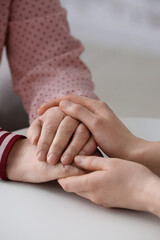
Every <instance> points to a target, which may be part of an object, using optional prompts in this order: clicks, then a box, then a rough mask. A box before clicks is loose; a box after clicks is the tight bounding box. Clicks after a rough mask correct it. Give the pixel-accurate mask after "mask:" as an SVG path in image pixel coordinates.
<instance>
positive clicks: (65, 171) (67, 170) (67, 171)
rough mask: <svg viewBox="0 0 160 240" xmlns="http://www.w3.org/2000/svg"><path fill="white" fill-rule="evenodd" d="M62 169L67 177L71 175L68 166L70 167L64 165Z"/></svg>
mask: <svg viewBox="0 0 160 240" xmlns="http://www.w3.org/2000/svg"><path fill="white" fill-rule="evenodd" d="M62 169H63V173H64V174H65V175H69V174H70V173H71V167H70V166H68V165H63V164H62Z"/></svg>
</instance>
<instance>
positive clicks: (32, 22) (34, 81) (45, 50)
mask: <svg viewBox="0 0 160 240" xmlns="http://www.w3.org/2000/svg"><path fill="white" fill-rule="evenodd" d="M6 45H7V55H8V59H9V64H10V68H11V72H12V78H13V88H14V91H15V92H16V93H17V94H18V95H19V96H20V98H21V99H22V101H23V104H24V107H25V109H26V111H27V112H28V114H29V119H30V122H32V121H33V120H34V119H35V118H36V117H37V114H36V111H37V109H38V108H39V106H40V105H41V104H42V103H44V102H47V101H49V100H50V99H53V98H57V97H60V96H63V95H68V94H75V95H84V96H88V97H91V98H97V97H96V95H95V94H94V92H93V91H94V85H93V82H92V80H91V74H90V72H89V70H88V68H87V67H86V66H85V64H84V63H83V62H82V61H81V60H80V54H81V53H82V51H83V46H82V44H81V43H80V41H78V40H76V39H75V38H74V37H72V36H71V34H70V30H69V26H68V22H67V19H66V10H65V9H64V8H62V7H61V5H60V3H59V1H58V0H34V1H29V0H14V1H11V4H10V16H9V23H8V30H7V38H6Z"/></svg>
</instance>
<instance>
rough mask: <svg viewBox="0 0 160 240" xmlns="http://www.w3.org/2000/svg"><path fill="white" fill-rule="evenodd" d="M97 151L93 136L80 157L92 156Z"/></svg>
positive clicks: (80, 153)
mask: <svg viewBox="0 0 160 240" xmlns="http://www.w3.org/2000/svg"><path fill="white" fill-rule="evenodd" d="M96 149H97V143H96V141H95V140H94V137H93V136H91V137H90V139H89V140H88V142H87V143H86V144H85V146H84V147H83V148H82V150H81V151H80V152H79V155H84V156H89V155H92V154H93V153H94V152H95V151H96Z"/></svg>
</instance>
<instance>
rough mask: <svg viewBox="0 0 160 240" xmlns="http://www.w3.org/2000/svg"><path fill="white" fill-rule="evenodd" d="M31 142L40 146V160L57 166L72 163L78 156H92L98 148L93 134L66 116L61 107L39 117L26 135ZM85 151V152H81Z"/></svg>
mask: <svg viewBox="0 0 160 240" xmlns="http://www.w3.org/2000/svg"><path fill="white" fill-rule="evenodd" d="M27 137H28V139H29V140H30V141H31V142H32V143H33V144H37V159H38V160H39V161H45V160H46V159H47V161H48V163H50V164H56V163H57V162H58V161H59V160H60V158H61V162H62V163H63V164H70V163H71V162H72V161H73V159H74V157H75V156H76V155H77V154H86V155H90V154H92V153H93V152H94V151H95V149H96V147H97V145H96V143H95V141H94V139H93V137H91V138H90V132H89V131H88V129H87V128H86V127H85V126H84V124H82V123H79V121H78V120H76V119H74V118H72V117H69V116H66V114H65V113H64V112H62V111H61V110H60V109H59V108H58V107H55V108H50V109H48V110H47V111H46V112H45V113H44V114H43V115H42V116H40V117H39V118H37V119H36V120H35V121H34V122H33V123H32V124H31V126H30V128H29V129H28V132H27ZM82 148H83V152H81V150H82Z"/></svg>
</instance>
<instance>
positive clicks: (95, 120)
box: [93, 116, 102, 129]
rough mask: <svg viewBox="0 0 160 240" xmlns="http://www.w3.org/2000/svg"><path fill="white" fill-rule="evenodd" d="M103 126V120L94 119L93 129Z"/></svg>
mask: <svg viewBox="0 0 160 240" xmlns="http://www.w3.org/2000/svg"><path fill="white" fill-rule="evenodd" d="M101 124H102V120H101V118H100V117H99V116H97V117H96V118H94V119H93V128H94V129H96V128H98V127H99V126H101Z"/></svg>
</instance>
